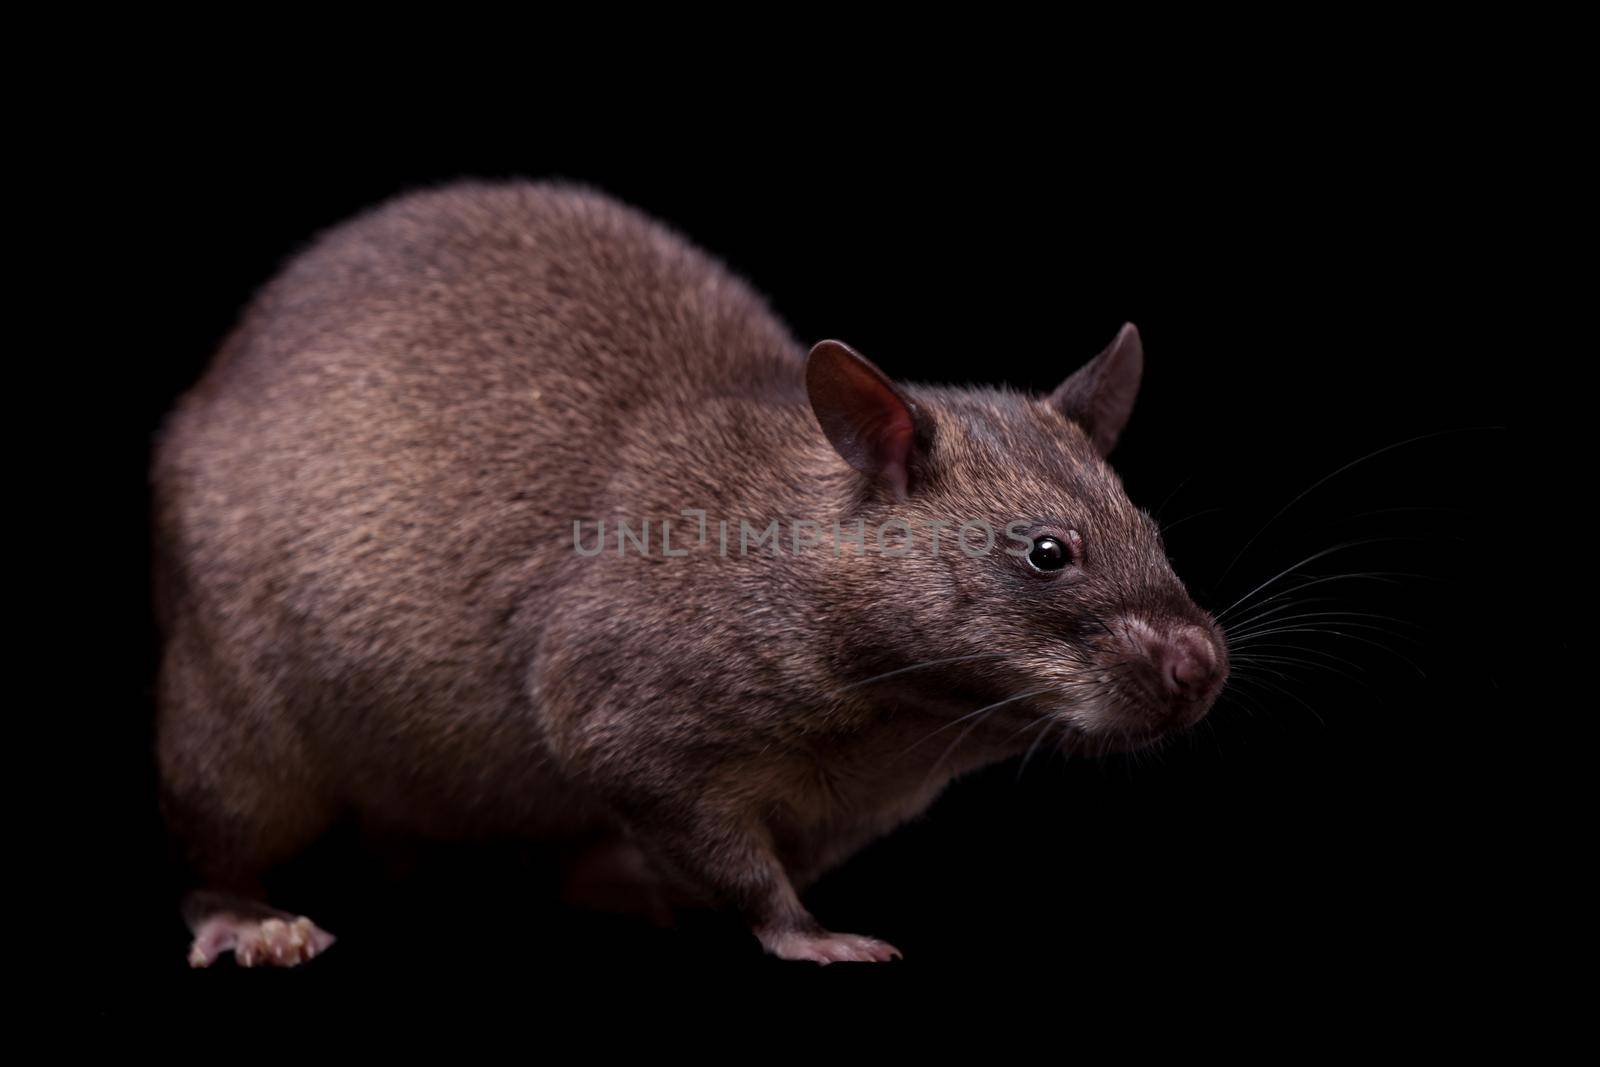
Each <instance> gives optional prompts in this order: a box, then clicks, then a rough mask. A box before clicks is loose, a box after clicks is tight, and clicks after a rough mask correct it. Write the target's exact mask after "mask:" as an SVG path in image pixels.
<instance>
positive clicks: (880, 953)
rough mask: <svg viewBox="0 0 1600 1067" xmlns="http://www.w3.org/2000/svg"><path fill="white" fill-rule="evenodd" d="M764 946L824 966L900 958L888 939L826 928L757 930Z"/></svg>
mask: <svg viewBox="0 0 1600 1067" xmlns="http://www.w3.org/2000/svg"><path fill="white" fill-rule="evenodd" d="M757 936H759V937H760V938H761V943H762V945H763V946H765V947H766V950H767V951H768V952H770V953H772V954H773V955H774V956H777V957H778V958H779V959H784V960H808V961H810V962H812V963H819V964H822V965H823V966H827V965H828V964H830V963H887V962H888V961H889V960H897V959H900V958H902V957H901V954H900V950H899V949H897V948H895V947H894V946H893V945H891V944H889V943H888V942H887V941H879V940H878V939H877V938H874V937H863V936H861V935H860V934H835V933H830V932H828V931H825V930H824V931H821V932H818V933H802V932H797V931H787V932H784V933H777V934H758V935H757Z"/></svg>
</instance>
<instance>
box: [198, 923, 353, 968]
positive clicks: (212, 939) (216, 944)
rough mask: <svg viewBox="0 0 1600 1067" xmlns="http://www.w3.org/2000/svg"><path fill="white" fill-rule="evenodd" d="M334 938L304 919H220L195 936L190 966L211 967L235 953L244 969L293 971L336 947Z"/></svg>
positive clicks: (206, 925) (202, 928)
mask: <svg viewBox="0 0 1600 1067" xmlns="http://www.w3.org/2000/svg"><path fill="white" fill-rule="evenodd" d="M333 942H334V937H333V935H332V934H330V933H328V932H327V931H326V930H323V929H321V928H319V927H318V926H317V925H316V924H315V923H313V922H312V921H311V920H310V919H308V918H306V917H305V916H304V915H302V916H300V917H298V918H294V919H262V920H256V919H239V918H237V917H234V916H231V915H219V916H214V917H212V918H210V919H207V920H206V921H205V922H204V923H203V924H201V926H200V928H199V929H198V930H197V931H196V932H195V937H194V943H193V944H192V945H191V946H190V948H189V966H191V967H209V966H211V964H212V963H214V962H216V960H217V958H218V957H219V956H221V955H222V954H223V953H224V952H228V951H232V952H233V958H234V960H235V961H236V962H237V963H238V964H239V966H241V967H293V966H295V965H296V964H300V963H305V962H306V961H308V960H310V959H312V958H313V957H315V956H316V955H317V954H319V953H321V952H323V951H325V950H326V949H327V948H328V946H329V945H331V944H333Z"/></svg>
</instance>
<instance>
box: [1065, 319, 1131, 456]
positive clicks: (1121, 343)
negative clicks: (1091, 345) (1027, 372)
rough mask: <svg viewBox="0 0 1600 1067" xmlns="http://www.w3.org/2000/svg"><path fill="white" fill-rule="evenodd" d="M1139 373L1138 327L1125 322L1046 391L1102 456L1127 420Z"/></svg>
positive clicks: (1120, 432) (1114, 442) (1113, 443)
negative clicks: (1051, 390)
mask: <svg viewBox="0 0 1600 1067" xmlns="http://www.w3.org/2000/svg"><path fill="white" fill-rule="evenodd" d="M1143 373H1144V345H1143V343H1142V342H1141V341H1140V340H1139V328H1138V327H1137V326H1135V325H1134V324H1133V323H1131V322H1125V323H1123V324H1122V329H1121V330H1118V331H1117V336H1116V339H1115V340H1113V341H1112V342H1111V343H1110V344H1109V345H1107V346H1106V347H1105V350H1104V351H1103V352H1101V353H1100V354H1099V355H1098V356H1095V357H1094V358H1093V359H1091V360H1090V361H1089V362H1088V363H1085V364H1084V365H1083V366H1081V367H1079V368H1078V369H1077V370H1076V371H1074V372H1073V374H1072V377H1070V378H1068V379H1067V380H1066V381H1064V382H1062V383H1061V385H1060V386H1059V387H1057V389H1056V391H1055V392H1054V393H1051V394H1050V403H1052V404H1054V405H1055V407H1056V410H1057V411H1059V412H1061V414H1063V415H1065V416H1066V417H1067V418H1069V419H1071V420H1073V421H1074V422H1076V423H1077V424H1078V425H1080V426H1082V427H1083V432H1084V433H1086V434H1088V435H1089V440H1090V441H1092V442H1094V446H1095V448H1096V449H1098V450H1099V452H1100V454H1101V455H1102V456H1103V455H1105V454H1106V453H1108V452H1110V451H1111V449H1112V447H1113V446H1114V445H1115V444H1116V443H1117V438H1118V437H1120V436H1121V435H1122V428H1123V427H1124V426H1126V425H1127V424H1128V416H1129V415H1130V414H1132V412H1133V400H1134V397H1136V396H1138V394H1139V378H1140V377H1141V376H1142V375H1143Z"/></svg>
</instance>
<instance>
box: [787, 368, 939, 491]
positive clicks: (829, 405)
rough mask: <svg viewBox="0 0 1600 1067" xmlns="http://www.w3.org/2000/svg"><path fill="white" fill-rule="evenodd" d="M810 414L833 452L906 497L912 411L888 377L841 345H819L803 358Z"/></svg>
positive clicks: (913, 427)
mask: <svg viewBox="0 0 1600 1067" xmlns="http://www.w3.org/2000/svg"><path fill="white" fill-rule="evenodd" d="M806 393H807V394H808V395H809V396H810V397H811V410H812V411H813V412H814V413H815V414H816V416H817V422H818V423H820V424H821V425H822V432H823V433H824V434H825V435H826V436H827V438H828V443H829V444H831V445H833V450H834V451H835V452H837V453H839V455H840V456H842V457H843V458H844V461H845V462H846V463H848V464H850V466H852V467H854V468H855V469H856V470H858V471H860V472H861V473H862V474H865V475H867V476H868V477H870V478H874V479H876V480H878V481H881V482H883V483H884V484H886V485H888V486H889V487H890V489H892V490H893V491H894V494H895V499H897V500H904V499H905V498H906V471H907V467H908V465H909V464H910V462H911V452H912V449H913V448H914V447H915V444H916V417H915V411H916V409H915V408H914V407H913V406H912V404H911V402H910V401H909V400H907V399H906V398H905V397H904V396H902V395H901V393H900V390H898V389H896V388H895V387H894V383H893V382H891V381H890V380H889V376H888V375H886V374H884V373H883V371H881V370H879V369H878V368H877V367H875V366H873V365H872V363H871V362H870V361H869V360H868V359H867V358H866V357H864V356H862V355H860V354H859V353H858V352H856V351H855V350H854V349H853V348H851V347H850V346H849V345H847V344H844V343H843V342H841V341H820V342H818V343H817V346H816V347H815V348H813V349H812V350H811V355H810V356H809V357H807V359H806Z"/></svg>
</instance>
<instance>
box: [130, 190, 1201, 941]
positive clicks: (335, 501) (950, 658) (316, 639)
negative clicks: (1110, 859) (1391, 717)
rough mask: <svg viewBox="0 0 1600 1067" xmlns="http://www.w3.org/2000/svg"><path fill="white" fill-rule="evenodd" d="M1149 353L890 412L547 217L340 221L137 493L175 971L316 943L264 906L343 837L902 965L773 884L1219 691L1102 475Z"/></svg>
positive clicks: (703, 261) (405, 208)
mask: <svg viewBox="0 0 1600 1067" xmlns="http://www.w3.org/2000/svg"><path fill="white" fill-rule="evenodd" d="M1142 361H1143V357H1142V353H1141V349H1140V341H1139V336H1138V333H1137V332H1136V331H1135V330H1134V329H1133V327H1132V326H1127V327H1124V328H1123V330H1122V332H1121V333H1120V334H1119V335H1118V337H1117V338H1116V340H1115V341H1114V342H1113V343H1112V344H1111V345H1110V347H1108V348H1107V349H1106V350H1105V351H1104V352H1102V353H1100V355H1099V356H1097V357H1096V358H1095V359H1094V360H1092V361H1091V362H1090V363H1088V364H1087V365H1086V366H1084V367H1083V368H1082V369H1080V370H1078V371H1077V372H1076V373H1074V374H1073V375H1072V376H1071V377H1069V378H1068V379H1067V380H1066V382H1065V383H1064V384H1063V385H1062V386H1061V387H1060V388H1059V389H1057V390H1056V391H1055V392H1054V393H1053V394H1052V395H1050V396H1049V397H1044V398H1034V397H1028V396H1024V395H1021V394H1018V393H1014V392H1008V391H1005V390H996V389H956V388H944V387H931V386H901V385H897V384H894V383H892V382H891V381H890V380H889V379H888V378H886V377H885V376H884V375H883V374H882V373H881V372H880V371H878V369H877V368H876V367H874V366H873V365H872V364H871V363H869V362H867V361H866V360H865V359H863V358H862V357H860V356H858V355H857V354H855V353H854V352H853V351H851V350H850V349H849V348H847V347H846V346H844V345H842V344H839V343H837V342H832V341H824V342H822V343H821V344H819V345H817V346H816V347H815V348H813V349H812V350H811V352H810V355H809V357H807V355H806V354H805V353H804V351H803V350H802V349H801V348H800V347H798V346H797V345H796V344H795V342H794V340H793V339H792V338H791V337H790V336H789V334H788V333H787V331H786V330H785V328H784V327H783V326H782V325H781V324H780V323H779V322H778V321H777V320H776V319H775V318H774V316H773V315H772V314H771V313H770V312H769V311H768V309H767V308H766V306H765V305H764V304H763V302H762V300H761V299H760V298H759V297H758V296H757V295H756V294H755V293H753V292H752V291H751V290H750V289H749V288H748V287H747V286H746V285H745V284H743V283H742V282H741V281H739V280H738V279H737V278H734V277H731V276H730V275H729V274H728V273H727V272H726V271H725V270H724V269H723V268H722V267H720V266H719V265H718V264H717V263H715V262H713V261H712V260H711V259H709V258H707V257H706V256H705V255H704V254H702V253H701V252H699V251H697V250H696V249H694V248H692V247H690V246H689V245H688V244H687V243H686V242H684V241H683V240H682V239H680V238H679V237H677V236H676V235H675V234H673V233H671V232H670V231H668V230H667V229H665V228H663V227H662V226H660V225H658V224H656V223H654V222H652V221H651V220H649V219H647V218H645V217H643V216H641V215H639V214H638V213H636V212H634V211H632V210H630V209H628V208H626V207H623V206H621V205H619V204H617V203H615V202H613V201H611V200H608V199H607V198H605V197H603V196H600V195H598V194H595V193H593V192H589V191H584V190H581V189H574V188H565V187H559V186H553V185H539V184H527V183H509V184H461V185H456V186H453V187H449V188H445V189H441V190H436V191H430V192H425V193H421V194H417V195H410V196H405V197H402V198H400V199H397V200H395V201H393V202H390V203H388V204H386V205H384V206H382V207H380V208H378V209H376V210H374V211H372V212H370V213H368V214H366V215H364V216H362V217H360V218H358V219H356V220H354V221H352V222H350V223H347V224H345V225H343V226H341V227H338V228H336V229H334V230H333V231H332V232H330V233H328V234H327V235H325V236H324V237H322V238H321V239H320V240H318V241H317V242H316V243H315V245H314V246H313V247H312V248H310V249H309V250H308V251H306V252H305V253H303V254H302V255H300V256H299V257H298V258H296V259H295V260H294V261H293V262H292V263H290V265H289V266H288V267H287V268H286V269H285V270H284V272H283V273H282V274H281V275H280V276H279V277H278V278H277V279H276V280H274V281H273V282H272V283H271V284H269V285H268V286H267V287H266V288H265V290H264V291H263V292H262V293H261V294H260V295H259V297H258V298H257V299H256V300H255V301H254V303H253V304H252V305H251V306H250V308H249V309H248V311H247V313H246V314H245V317H244V320H243V322H242V323H241V324H240V325H239V327H238V328H237V330H236V331H235V332H234V333H233V335H232V336H231V337H230V338H229V339H228V341H227V342H226V343H225V345H224V346H223V349H222V351H221V353H220V354H219V355H218V357H217V358H216V360H215V362H214V364H213V365H212V366H211V368H210V369H209V371H208V372H207V374H206V375H205V377H204V379H203V380H202V381H201V382H200V384H199V385H198V386H196V387H195V388H194V389H193V390H192V391H191V392H190V393H189V394H188V395H187V396H185V397H184V398H183V400H182V401H181V402H180V404H179V405H178V407H177V409H176V410H175V411H174V412H173V413H172V415H171V417H170V419H169V421H168V423H167V424H166V426H165V429H164V431H163V434H162V438H161V441H160V444H159V448H158V452H157V458H156V462H155V468H154V483H155V492H156V516H157V518H156V522H157V590H158V600H159V604H158V608H159V612H160V616H161V622H162V625H163V630H164V634H165V645H164V654H163V662H162V670H161V681H160V699H159V705H160V708H159V722H158V745H157V747H158V753H159V762H160V772H161V781H162V788H163V805H164V808H165V810H166V813H167V816H168V820H169V823H170V824H171V826H172V828H173V830H174V832H175V834H176V836H177V838H178V839H179V840H180V841H181V842H182V843H183V845H184V846H185V848H186V853H187V858H188V860H189V861H190V862H191V863H192V864H193V866H194V868H195V869H196V870H197V872H198V873H199V875H200V876H201V878H202V879H203V884H204V889H203V890H202V891H201V892H198V893H196V894H194V895H193V896H191V897H190V898H189V900H188V902H187V904H186V912H187V917H188V919H189V922H190V925H191V927H192V929H193V931H194V935H195V939H194V944H193V948H192V950H191V956H190V960H191V962H192V963H194V964H196V965H201V966H203V965H206V964H208V963H210V962H212V961H213V960H214V959H215V958H217V956H218V955H219V954H221V953H223V952H226V951H229V950H232V951H233V952H234V953H235V954H236V958H237V959H238V960H239V962H241V963H246V964H250V963H271V964H292V963H297V962H300V961H302V960H305V959H309V958H310V957H312V956H313V955H315V954H316V953H317V952H318V951H320V950H321V949H323V948H325V947H326V946H327V945H328V944H329V943H331V941H332V938H331V936H330V935H328V934H327V933H325V932H324V931H322V930H321V929H319V928H318V927H316V926H315V925H314V924H312V923H311V921H310V920H309V919H306V918H303V917H300V918H297V917H294V916H292V915H288V914H285V913H282V912H278V911H276V910H274V909H272V908H270V907H268V906H267V904H266V903H265V902H264V901H263V900H262V899H261V896H260V888H259V881H258V879H259V877H260V876H261V875H262V874H263V872H265V871H267V870H268V869H269V868H271V867H272V866H273V865H275V864H277V863H278V862H280V861H282V860H285V859H287V858H289V857H290V856H292V855H293V854H295V853H296V852H298V851H299V850H301V849H302V848H303V847H304V846H306V845H307V844H308V843H309V842H310V841H311V840H312V839H313V838H315V837H317V836H318V835H319V834H320V833H321V832H322V831H323V830H324V829H326V828H327V827H329V826H330V824H332V823H333V822H334V821H336V820H338V819H341V818H345V817H354V818H357V819H360V820H361V821H363V822H365V823H367V824H369V825H373V826H380V827H385V828H388V829H391V830H400V831H403V832H406V833H413V834H417V835H450V836H455V837H460V836H463V835H483V836H489V835H494V836H502V837H503V836H507V835H514V836H518V837H523V838H526V839H529V840H550V839H560V840H567V841H571V840H580V839H581V840H595V841H599V842H601V844H599V845H597V846H596V848H598V849H602V850H604V852H605V853H606V854H609V855H611V856H612V857H613V859H614V860H615V861H616V862H614V863H613V866H615V867H618V868H625V869H628V870H630V871H633V872H634V873H635V874H636V875H637V877H638V879H639V893H640V899H641V901H644V900H651V901H655V902H659V901H660V899H662V898H661V897H660V896H657V895H656V894H657V892H658V891H659V892H662V893H667V892H670V894H671V895H672V897H673V899H689V900H696V901H700V902H704V903H709V904H714V905H718V906H722V907H726V908H730V909H734V910H736V911H737V912H738V913H739V914H740V915H741V916H742V917H743V919H744V920H745V921H746V922H747V923H748V924H749V926H750V928H751V929H752V930H753V931H754V933H755V935H756V936H757V937H758V938H759V939H760V941H761V944H762V945H763V946H765V948H766V949H767V951H769V952H771V953H774V954H776V955H778V956H781V957H784V958H787V959H806V960H814V961H817V962H823V963H826V962H830V961H836V960H885V959H889V958H891V957H892V956H895V955H897V954H898V953H897V952H896V951H895V950H894V949H893V948H892V947H890V946H889V945H887V944H884V943H882V942H880V941H876V940H873V939H871V938H867V937H860V936H855V935H846V934H835V933H831V932H829V931H827V930H824V929H822V928H821V927H820V926H819V925H818V924H817V922H816V921H815V920H813V919H812V918H811V916H810V915H809V914H808V913H807V911H806V909H805V907H804V906H803V905H802V904H801V902H800V899H799V897H798V895H797V891H798V890H800V889H802V888H804V887H805V886H806V885H807V884H808V883H809V882H811V881H813V880H814V879H815V878H817V876H818V875H820V874H821V873H822V872H824V871H826V870H828V869H829V868H830V867H832V866H834V865H836V864H838V863H840V862H841V861H843V860H844V859H845V858H846V857H848V856H849V855H851V854H852V853H853V852H855V851H856V850H858V849H860V848H861V847H862V846H863V845H864V844H866V843H867V842H869V841H871V840H873V839H874V838H876V837H878V836H880V835H882V834H884V833H885V832H887V831H888V830H890V829H891V828H893V827H894V826H896V825H897V824H899V823H901V822H902V821H904V820H906V819H907V818H909V817H911V816H913V815H915V814H916V813H918V812H920V811H922V810H923V809H924V808H925V807H926V806H927V805H928V804H929V803H930V802H931V801H932V799H933V798H934V797H935V795H937V794H938V792H939V791H940V789H941V788H942V787H943V786H944V785H945V784H946V783H947V782H948V781H949V780H950V779H951V778H952V777H953V776H955V775H957V774H960V773H962V772H964V771H967V770H970V769H973V768H975V767H978V766H981V765H985V764H989V763H992V762H994V761H996V760H999V759H1002V758H1005V757H1007V756H1010V755H1013V754H1021V753H1022V752H1023V751H1024V750H1026V749H1028V748H1029V747H1030V746H1031V745H1035V744H1038V743H1039V741H1040V740H1041V738H1042V737H1044V736H1048V737H1049V739H1050V743H1051V744H1060V745H1063V746H1065V747H1066V748H1067V749H1068V750H1069V751H1090V752H1099V751H1109V750H1113V749H1121V748H1128V747H1133V746H1137V745H1140V744H1143V743H1145V742H1148V741H1150V740H1152V739H1154V738H1155V737H1157V736H1159V735H1161V734H1162V733H1163V732H1166V731H1168V730H1171V729H1173V728H1177V727H1181V726H1184V725H1187V724H1189V723H1193V722H1195V721H1196V720H1198V719H1199V718H1200V717H1201V716H1202V715H1204V714H1205V712H1206V710H1207V709H1208V708H1209V707H1210V705H1211V703H1212V701H1213V700H1214V698H1215V696H1216V693H1217V691H1218V689H1219V688H1220V687H1221V685H1222V682H1223V679H1224V677H1225V675H1226V673H1227V658H1226V651H1225V646H1224V642H1223V638H1222V636H1221V633H1220V631H1219V630H1218V628H1217V626H1216V625H1215V624H1214V622H1213V621H1212V619H1211V618H1210V616H1208V615H1207V614H1205V613H1204V612H1203V611H1201V610H1200V609H1199V608H1198V607H1196V606H1195V604H1194V603H1193V602H1192V601H1191V600H1190V598H1189V596H1188V595H1187V593H1186V592H1185V590H1184V587H1183V585H1182V583H1181V582H1180V581H1179V580H1178V579H1177V577H1176V576H1175V575H1174V574H1173V572H1172V570H1171V568H1170V566H1169V565H1168V562H1167V559H1166V556H1165V555H1164V553H1163V550H1162V545H1161V541H1160V537H1159V533H1158V530H1157V528H1156V526H1155V524H1154V523H1153V522H1152V520H1151V519H1150V518H1149V516H1148V515H1146V514H1145V513H1143V512H1141V511H1140V510H1139V509H1137V508H1135V507H1134V506H1133V505H1132V504H1130V503H1129V501H1128V499H1127V497H1126V496H1125V495H1124V493H1123V490H1122V488H1121V485H1120V484H1119V482H1118V480H1117V477H1116V475H1115V474H1113V473H1112V471H1111V469H1110V468H1109V467H1108V466H1107V465H1106V464H1105V463H1104V462H1103V459H1102V457H1103V456H1104V455H1105V453H1106V452H1107V451H1108V450H1109V449H1110V448H1111V446H1112V444H1113V443H1114V442H1115V440H1116V438H1117V435H1118V433H1119V431H1120V430H1121V429H1122V426H1123V424H1124V422H1125V421H1126V419H1127V417H1128V414H1129V411H1130V409H1131V407H1132V404H1133V400H1134V394H1135V392H1136V390H1137V387H1138V382H1139V377H1140V372H1141V367H1142ZM985 534H987V535H988V536H987V537H986V536H985ZM941 535H942V537H941ZM1047 732H1048V733H1047ZM952 742H954V743H952Z"/></svg>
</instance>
